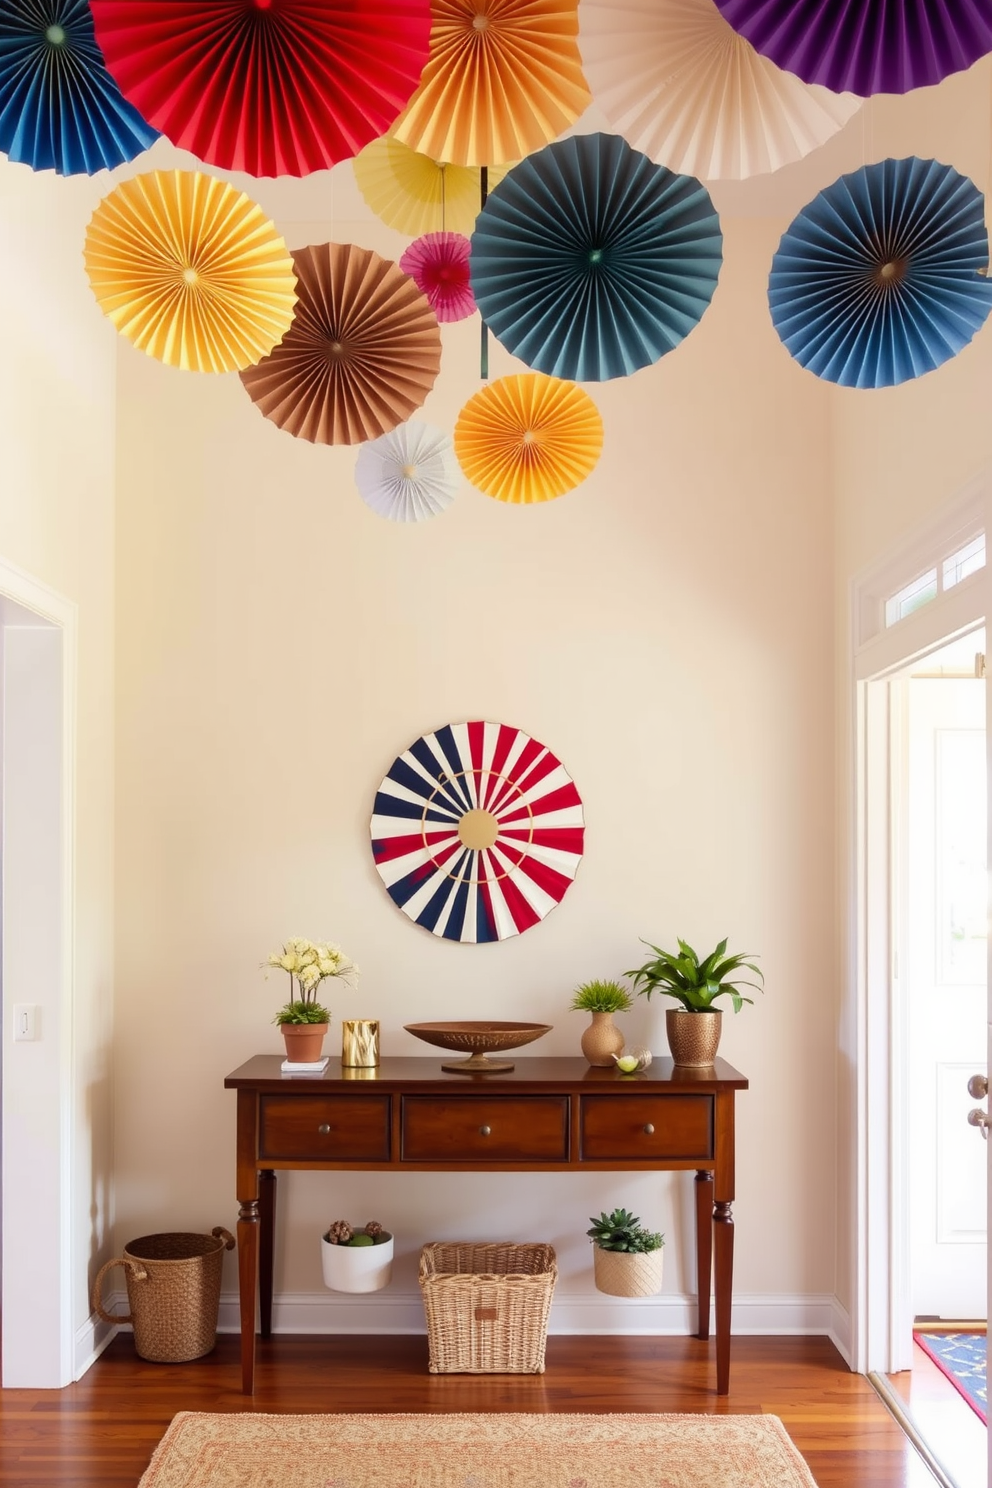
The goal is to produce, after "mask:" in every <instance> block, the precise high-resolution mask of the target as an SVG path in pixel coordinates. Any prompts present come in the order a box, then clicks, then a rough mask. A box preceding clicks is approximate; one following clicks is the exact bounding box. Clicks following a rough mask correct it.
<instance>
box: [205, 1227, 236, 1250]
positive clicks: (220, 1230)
mask: <svg viewBox="0 0 992 1488" xmlns="http://www.w3.org/2000/svg"><path fill="white" fill-rule="evenodd" d="M210 1233H211V1235H213V1236H214V1237H215V1239H217V1240H219V1239H220V1237H221V1236H222V1235H223V1237H224V1249H225V1250H233V1249H234V1247H235V1245H236V1244H237V1241H236V1240H235V1238H234V1236H233V1235H232V1234H231V1232H230V1230H225V1228H224V1226H223V1225H214V1227H213V1229H212V1230H211V1231H210Z"/></svg>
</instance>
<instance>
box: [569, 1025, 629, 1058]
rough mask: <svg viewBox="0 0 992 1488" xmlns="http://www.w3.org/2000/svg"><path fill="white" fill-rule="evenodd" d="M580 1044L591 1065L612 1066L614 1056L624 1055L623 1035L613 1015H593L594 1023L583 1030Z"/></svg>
mask: <svg viewBox="0 0 992 1488" xmlns="http://www.w3.org/2000/svg"><path fill="white" fill-rule="evenodd" d="M580 1042H581V1044H582V1052H583V1054H584V1055H585V1056H586V1058H587V1059H588V1061H589V1063H590V1064H597V1065H606V1064H612V1063H613V1056H614V1054H622V1053H623V1042H624V1040H623V1034H622V1033H621V1032H620V1030H619V1028H618V1027H617V1025H616V1024H615V1023H614V1021H613V1014H612V1013H593V1015H592V1022H591V1023H590V1024H589V1027H588V1028H586V1029H584V1030H583V1034H582V1038H581V1040H580Z"/></svg>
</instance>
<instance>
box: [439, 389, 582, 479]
mask: <svg viewBox="0 0 992 1488" xmlns="http://www.w3.org/2000/svg"><path fill="white" fill-rule="evenodd" d="M602 448H603V420H602V418H601V417H600V413H599V409H598V408H597V407H596V405H595V403H594V402H593V401H592V399H591V398H590V396H589V394H588V393H586V392H584V391H583V390H582V388H580V387H577V386H576V385H575V383H574V382H562V381H561V380H560V379H559V378H557V377H545V376H544V374H543V373H542V372H524V373H521V374H519V375H518V376H515V377H501V378H499V380H498V381H497V382H493V383H489V384H488V385H487V386H486V387H484V388H483V389H482V390H481V391H480V392H478V393H476V394H475V396H474V397H472V398H470V399H469V400H468V402H467V403H466V404H465V407H464V408H463V409H462V411H461V413H460V414H459V415H458V421H457V423H456V424H455V454H456V455H457V457H458V463H459V464H460V465H461V467H462V470H463V471H464V473H465V477H466V479H467V480H469V481H471V483H472V485H473V486H476V487H477V488H478V489H479V490H480V491H484V492H485V494H486V495H487V496H494V497H495V498H496V500H497V501H510V502H519V503H523V502H533V501H552V500H554V498H555V497H556V496H562V495H563V494H564V493H565V492H566V491H571V490H573V489H574V487H575V486H577V485H579V484H580V483H581V482H582V481H584V480H585V478H586V476H587V475H588V474H589V472H590V471H591V470H593V469H594V468H595V466H596V462H597V461H598V459H599V456H600V453H601V451H602Z"/></svg>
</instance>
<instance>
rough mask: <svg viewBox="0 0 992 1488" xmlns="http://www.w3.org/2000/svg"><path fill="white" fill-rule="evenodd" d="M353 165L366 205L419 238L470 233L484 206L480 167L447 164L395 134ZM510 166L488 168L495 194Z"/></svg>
mask: <svg viewBox="0 0 992 1488" xmlns="http://www.w3.org/2000/svg"><path fill="white" fill-rule="evenodd" d="M353 165H354V170H355V180H356V181H357V182H358V189H359V191H360V192H361V193H362V196H363V197H364V198H365V203H366V205H367V206H368V207H369V208H370V210H371V211H373V212H374V213H375V214H376V216H377V217H379V218H381V219H382V221H383V222H384V223H385V224H386V226H387V227H395V229H396V231H397V232H401V233H405V234H406V236H407V237H410V238H419V237H421V236H422V235H423V234H424V233H429V232H445V231H448V232H457V233H470V232H471V231H472V229H473V227H474V226H475V219H476V217H478V215H479V208H480V207H481V205H482V181H481V167H480V166H473V165H445V164H444V163H443V162H439V161H436V160H432V159H431V158H430V156H429V155H418V154H417V151H416V150H411V149H410V147H409V145H402V144H400V142H399V140H397V139H393V138H392V137H391V136H390V135H386V136H384V138H382V139H377V140H373V141H372V143H371V144H370V145H366V146H365V148H364V150H362V151H361V153H360V154H358V155H356V156H355V159H354V161H353ZM508 168H509V167H508V166H505V165H491V166H490V167H489V173H488V183H489V189H490V190H491V189H492V187H493V186H495V185H496V184H497V182H499V181H501V180H502V179H503V177H504V176H505V175H506V172H507V170H508Z"/></svg>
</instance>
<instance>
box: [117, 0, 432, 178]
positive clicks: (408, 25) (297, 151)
mask: <svg viewBox="0 0 992 1488" xmlns="http://www.w3.org/2000/svg"><path fill="white" fill-rule="evenodd" d="M91 9H92V12H93V22H94V25H95V27H96V39H97V41H98V42H99V44H100V47H101V49H102V51H103V55H104V59H105V60H106V63H107V67H108V68H109V70H110V72H111V73H112V74H113V76H114V78H115V79H116V80H117V83H118V85H119V86H120V88H121V91H122V92H123V94H124V95H125V97H126V98H128V99H129V100H130V101H131V103H133V104H134V106H135V108H137V110H138V111H139V113H140V114H141V116H142V118H144V119H147V120H148V122H149V123H154V125H155V127H156V128H157V129H160V130H161V131H162V133H163V134H165V135H166V136H167V137H168V138H169V139H170V140H171V141H172V142H173V144H174V145H178V146H179V147H180V148H181V149H184V150H191V151H192V153H193V154H194V155H197V156H199V158H200V159H201V160H205V161H208V162H209V163H210V164H211V165H217V166H221V167H222V168H223V169H225V170H240V171H247V172H248V174H249V175H252V176H305V175H307V174H309V172H310V171H314V170H325V169H327V168H328V167H329V166H332V165H334V164H335V162H336V161H338V160H347V159H349V158H350V157H351V156H353V155H356V154H357V153H358V151H359V150H360V149H362V147H363V146H364V145H367V144H368V143H369V141H370V140H374V139H377V138H378V137H379V136H380V135H381V134H384V133H385V131H386V130H387V129H388V128H389V126H390V125H391V124H392V123H393V122H394V121H395V120H396V118H397V116H398V115H399V113H400V112H401V110H402V109H403V108H404V107H405V105H406V103H407V101H408V99H409V98H410V96H411V94H412V93H413V91H414V89H415V88H416V86H417V83H418V82H419V80H420V74H421V72H422V71H423V67H424V64H425V62H426V60H427V55H428V47H429V41H430V24H431V22H430V3H429V0H91Z"/></svg>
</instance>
